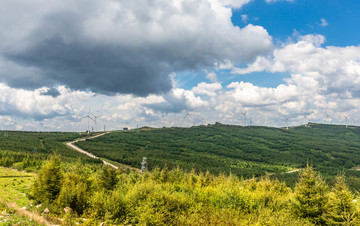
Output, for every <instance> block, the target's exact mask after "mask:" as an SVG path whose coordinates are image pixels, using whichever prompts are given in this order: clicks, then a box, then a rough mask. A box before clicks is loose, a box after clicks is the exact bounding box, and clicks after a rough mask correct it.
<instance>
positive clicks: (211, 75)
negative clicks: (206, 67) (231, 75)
mask: <svg viewBox="0 0 360 226" xmlns="http://www.w3.org/2000/svg"><path fill="white" fill-rule="evenodd" d="M206 78H207V79H209V80H210V81H212V82H217V81H218V80H217V75H216V73H214V72H211V73H208V74H207V75H206Z"/></svg>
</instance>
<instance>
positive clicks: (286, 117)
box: [285, 116, 290, 130]
mask: <svg viewBox="0 0 360 226" xmlns="http://www.w3.org/2000/svg"><path fill="white" fill-rule="evenodd" d="M289 118H290V117H289V116H285V121H286V129H287V130H289Z"/></svg>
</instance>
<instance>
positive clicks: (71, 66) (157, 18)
mask: <svg viewBox="0 0 360 226" xmlns="http://www.w3.org/2000/svg"><path fill="white" fill-rule="evenodd" d="M220 2H221V1H220ZM55 3H56V4H55ZM42 4H46V1H43V0H39V1H38V2H34V3H33V4H29V3H28V2H27V1H23V0H16V4H15V3H13V2H12V1H8V0H7V4H6V7H8V8H9V11H12V12H11V14H10V13H7V11H6V10H4V11H3V13H4V14H3V15H0V20H1V19H4V20H5V19H6V21H8V23H9V27H10V28H11V30H10V31H9V32H8V33H6V34H5V33H4V34H1V33H0V42H1V43H4V44H3V45H0V64H1V59H5V60H6V61H7V63H6V68H11V67H15V68H17V70H15V69H14V70H10V69H8V70H6V71H1V70H0V78H1V80H0V81H3V82H6V83H7V84H9V85H10V86H12V87H16V88H27V89H35V88H39V87H43V86H46V87H53V86H57V85H66V86H67V87H69V88H71V89H76V90H86V89H90V90H91V91H94V92H97V93H103V94H106V95H115V94H117V93H130V94H135V95H137V96H146V95H148V94H151V93H154V94H160V93H166V92H168V91H169V90H171V88H172V81H171V78H170V76H169V75H170V74H171V73H172V72H178V71H183V70H196V69H201V68H204V67H213V65H214V63H215V62H223V61H226V60H233V61H234V62H235V63H236V62H242V61H244V60H250V59H252V58H254V57H255V56H257V55H258V54H261V53H264V52H267V51H268V50H269V49H271V46H272V39H271V37H270V36H269V35H268V33H267V32H266V30H265V29H263V28H262V27H259V26H252V25H248V26H247V27H245V28H243V29H240V28H238V27H234V26H233V25H232V24H231V21H230V16H231V9H228V8H224V7H223V6H222V5H221V4H213V3H212V1H209V0H188V1H183V2H178V1H171V0H159V1H156V3H155V2H152V1H147V0H133V1H128V0H126V1H125V0H118V1H110V0H103V1H101V2H100V1H94V0H88V1H83V0H79V1H75V2H74V1H69V0H64V1H58V2H57V1H55V2H54V4H53V5H49V6H48V7H44V8H42V6H43V5H42ZM19 5H20V6H21V5H24V6H26V7H29V10H30V11H29V12H28V13H29V14H28V17H27V18H26V19H24V18H23V17H16V16H13V14H14V13H15V12H14V11H16V10H17V11H19V12H21V13H24V12H23V10H21V9H20V8H19V7H18V6H19ZM40 9H41V10H40ZM0 12H2V11H0ZM5 14H6V15H5ZM1 27H2V26H1V25H0V29H1ZM0 32H1V30H0ZM10 64H11V65H10ZM14 65H15V66H14ZM0 66H1V65H0ZM14 71H15V72H14Z"/></svg>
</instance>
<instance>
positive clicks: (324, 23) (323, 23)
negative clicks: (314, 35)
mask: <svg viewBox="0 0 360 226" xmlns="http://www.w3.org/2000/svg"><path fill="white" fill-rule="evenodd" d="M319 25H320V26H321V27H326V26H328V25H329V24H328V22H327V21H326V20H325V19H324V18H321V20H320V23H319Z"/></svg>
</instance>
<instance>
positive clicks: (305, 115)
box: [304, 115, 307, 127]
mask: <svg viewBox="0 0 360 226" xmlns="http://www.w3.org/2000/svg"><path fill="white" fill-rule="evenodd" d="M306 118H307V116H306V115H304V125H305V127H306Z"/></svg>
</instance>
